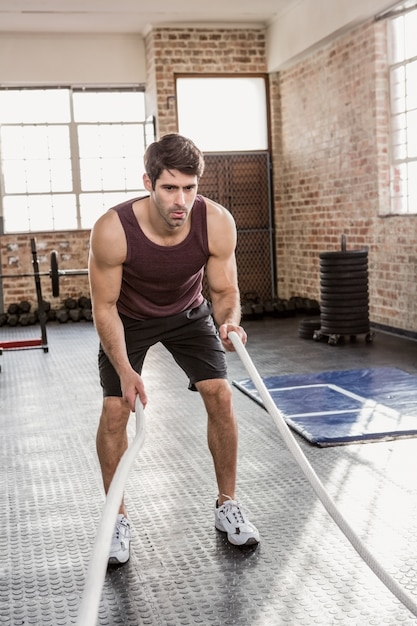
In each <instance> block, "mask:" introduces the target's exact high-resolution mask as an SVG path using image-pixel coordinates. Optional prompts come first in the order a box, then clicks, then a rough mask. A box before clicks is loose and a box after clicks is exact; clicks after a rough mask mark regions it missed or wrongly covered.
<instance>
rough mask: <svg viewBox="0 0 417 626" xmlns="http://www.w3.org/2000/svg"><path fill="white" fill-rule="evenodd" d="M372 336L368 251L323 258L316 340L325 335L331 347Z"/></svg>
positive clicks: (368, 339)
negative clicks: (318, 323) (345, 338)
mask: <svg viewBox="0 0 417 626" xmlns="http://www.w3.org/2000/svg"><path fill="white" fill-rule="evenodd" d="M362 333H365V334H366V341H368V342H369V341H371V340H372V335H371V333H370V332H369V302H368V251H367V250H351V251H346V250H343V249H342V251H340V252H322V253H321V254H320V330H319V331H316V333H315V335H314V339H316V340H317V339H320V338H321V337H322V336H323V335H325V336H328V337H329V343H333V344H335V343H337V341H338V340H339V339H340V338H341V337H343V336H345V335H347V336H349V337H350V339H351V340H354V339H355V338H356V335H360V334H362Z"/></svg>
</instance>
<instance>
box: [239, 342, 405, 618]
mask: <svg viewBox="0 0 417 626" xmlns="http://www.w3.org/2000/svg"><path fill="white" fill-rule="evenodd" d="M229 339H230V340H231V341H232V343H233V346H234V348H235V350H236V352H237V353H238V355H239V357H240V359H241V360H242V363H243V365H244V366H245V368H246V370H247V371H248V373H249V375H250V377H251V379H252V381H253V383H254V385H255V387H256V389H257V390H258V392H259V394H260V396H261V398H262V401H263V403H264V406H265V408H266V410H267V411H268V413H269V414H270V416H271V417H272V418H273V420H274V422H275V424H276V426H277V428H278V430H279V432H280V434H281V436H282V438H283V439H284V442H285V444H286V445H287V447H288V449H289V450H290V452H291V454H292V455H293V456H294V458H295V460H296V461H297V463H298V465H299V466H300V468H301V469H302V471H303V473H304V474H305V476H306V478H307V480H308V481H309V483H310V484H311V486H312V487H313V489H314V491H315V492H316V494H317V496H318V497H319V499H320V500H321V502H322V504H323V505H324V507H325V509H326V510H327V512H328V513H329V514H330V515H331V517H332V518H333V520H334V521H335V522H336V524H337V525H338V526H339V528H340V530H341V531H342V532H343V533H344V534H345V536H346V537H347V539H348V540H349V541H350V543H351V544H352V546H353V547H354V548H355V550H356V551H357V552H358V554H359V556H361V558H362V559H363V560H364V561H365V563H366V564H367V565H368V566H369V567H370V568H371V570H372V571H373V572H374V574H376V575H377V576H378V578H379V579H380V580H381V582H383V583H384V585H385V586H386V587H387V588H388V589H389V590H390V591H391V592H392V593H393V594H394V595H395V596H396V597H397V598H398V600H399V601H400V602H402V604H404V606H406V607H407V609H409V610H410V611H411V613H413V615H415V616H416V617H417V604H416V602H415V601H414V599H413V598H412V597H411V596H410V595H409V594H408V593H406V592H405V591H404V589H403V588H402V587H401V586H400V585H399V584H398V583H397V581H396V580H395V579H394V578H392V577H391V576H390V574H388V572H386V571H385V570H384V569H383V567H382V566H381V565H380V564H379V563H378V561H377V560H376V559H375V557H374V556H373V555H372V554H371V553H370V552H369V550H368V548H367V547H366V546H365V545H364V544H363V542H362V541H361V539H360V538H359V537H358V536H357V535H356V534H355V532H354V531H353V529H352V528H351V526H350V525H349V524H348V522H347V521H346V520H345V518H344V517H343V516H342V514H341V513H340V511H339V510H338V509H337V507H336V505H335V504H334V502H333V500H332V499H331V497H330V496H329V494H328V493H327V491H326V490H325V488H324V486H323V484H322V482H321V481H320V479H319V478H318V476H317V474H316V473H315V472H314V469H313V468H312V466H311V465H310V463H309V462H308V460H307V458H306V457H305V455H304V453H303V451H302V450H301V448H300V446H299V445H298V443H297V441H296V440H295V438H294V436H293V435H292V433H291V431H290V429H289V427H288V426H287V423H286V422H285V419H284V416H283V413H282V412H281V411H280V410H279V409H278V408H277V406H276V405H275V403H274V401H273V400H272V398H271V396H270V394H269V392H268V390H267V388H266V386H265V384H264V382H263V380H262V378H261V377H260V375H259V373H258V371H257V369H256V367H255V366H254V364H253V362H252V360H251V358H250V356H249V354H248V352H247V350H246V348H245V347H244V345H243V343H242V341H241V340H240V338H239V335H238V334H237V333H236V332H234V331H233V332H231V333H229Z"/></svg>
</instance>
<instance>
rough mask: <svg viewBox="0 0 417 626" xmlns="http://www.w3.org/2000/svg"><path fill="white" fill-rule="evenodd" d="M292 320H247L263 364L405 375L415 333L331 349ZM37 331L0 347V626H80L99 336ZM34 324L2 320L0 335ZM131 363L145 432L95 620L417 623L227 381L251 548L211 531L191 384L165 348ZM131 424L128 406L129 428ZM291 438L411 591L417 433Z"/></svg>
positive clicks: (414, 365)
mask: <svg viewBox="0 0 417 626" xmlns="http://www.w3.org/2000/svg"><path fill="white" fill-rule="evenodd" d="M299 323H300V319H299V318H298V317H297V318H288V319H274V318H264V319H263V320H258V321H252V320H251V321H248V322H246V323H245V327H246V329H247V332H248V335H249V341H248V345H247V349H248V352H249V354H250V356H251V358H252V360H253V362H254V364H255V365H256V367H257V368H258V371H259V373H260V375H261V376H268V375H278V374H292V373H302V372H306V373H308V372H321V371H329V370H341V369H357V368H363V367H365V368H368V367H369V368H375V367H380V366H389V367H399V368H401V369H403V370H404V371H406V372H409V373H411V374H417V343H416V342H415V341H413V340H411V339H407V338H404V337H398V336H394V335H391V334H387V333H382V332H377V333H376V335H375V339H374V341H373V342H372V343H366V342H365V340H364V339H363V338H362V337H360V336H359V337H358V338H357V341H356V342H350V341H347V342H345V343H340V344H338V345H336V346H331V345H328V344H327V342H323V341H320V342H317V341H309V340H306V339H302V338H300V337H299V336H298V333H297V328H298V324H299ZM47 331H48V346H49V351H48V353H44V352H43V351H42V350H39V349H29V350H16V351H4V352H3V354H2V356H1V357H0V363H1V373H0V387H1V399H0V420H1V438H0V441H1V464H0V493H1V517H0V520H1V533H0V624H1V626H6V625H7V626H9V625H10V626H21V625H25V626H26V625H27V624H39V625H42V626H47V625H51V626H60V625H62V626H66V625H68V624H76V623H77V610H78V608H79V605H80V601H81V597H82V594H83V589H84V585H85V579H86V573H87V568H88V564H89V559H90V555H91V550H92V545H93V541H94V538H95V535H96V529H97V527H98V524H99V521H100V516H101V510H102V506H103V494H102V489H101V478H100V472H99V467H98V462H97V459H96V454H95V431H96V427H97V421H98V416H99V412H100V406H101V391H100V388H99V384H98V380H97V369H96V353H97V343H98V342H97V337H96V333H95V330H94V328H93V325H92V324H90V323H88V322H80V323H72V324H62V325H59V324H55V323H53V324H50V325H48V327H47ZM34 333H36V327H31V328H28V327H25V328H23V327H21V328H17V327H15V328H4V327H3V328H2V329H1V335H0V336H1V337H3V340H12V339H21V338H27V337H29V336H33V334H34ZM228 362H229V374H230V380H239V379H242V378H246V377H247V372H246V370H245V369H244V367H243V365H242V363H241V361H240V359H239V357H238V355H237V354H229V355H228ZM143 376H144V379H145V383H146V385H147V390H148V395H149V405H148V407H147V409H146V440H145V445H144V447H143V448H142V450H141V452H140V454H139V456H138V458H137V459H136V460H135V462H134V465H133V468H132V471H131V473H130V476H129V480H128V483H127V486H126V501H127V506H128V511H129V516H130V520H131V524H132V528H133V539H132V543H131V558H130V561H129V563H128V564H126V565H125V566H124V567H121V568H119V569H114V570H112V571H109V572H108V573H107V574H106V579H105V584H104V587H103V591H102V598H101V602H100V608H99V617H98V622H97V623H98V624H100V625H110V626H113V625H114V626H116V625H126V626H139V625H142V624H148V625H152V626H154V625H155V626H156V625H157V626H180V625H194V624H195V625H197V624H199V625H200V624H201V625H203V626H205V625H220V624H222V625H223V624H224V625H230V624H238V625H239V626H275V625H281V624H291V625H297V626H298V625H304V624H306V625H313V624H314V625H316V624H320V625H323V626H329V625H336V624H340V625H346V626H347V625H363V624H369V625H382V624H384V625H387V624H388V625H394V624H404V625H406V624H407V625H409V624H416V623H417V618H415V617H414V616H413V615H412V614H411V612H410V611H409V610H408V609H407V608H406V607H405V606H404V605H403V604H402V603H400V602H399V601H398V600H397V598H396V597H395V596H394V595H393V594H392V593H391V592H390V591H389V590H388V589H387V587H386V586H385V585H384V584H383V583H382V582H381V581H380V579H379V578H378V577H377V576H376V575H375V574H374V573H373V572H372V571H371V570H370V568H369V567H368V565H367V564H366V563H365V562H364V561H363V560H362V559H361V558H360V556H359V555H358V554H357V552H356V551H355V550H354V549H353V547H352V546H351V544H350V543H349V542H348V541H347V539H346V538H345V536H344V534H343V533H342V532H341V531H340V530H339V528H338V526H337V525H336V524H335V522H334V521H333V520H332V519H331V517H330V516H329V515H328V513H327V512H326V511H325V509H324V507H323V506H322V504H321V502H320V501H319V500H318V498H317V496H316V495H315V493H314V491H313V489H312V487H311V486H310V484H309V482H308V480H307V479H306V478H305V476H304V474H303V473H302V471H301V470H300V468H299V466H298V465H297V463H296V462H295V460H294V458H293V457H292V455H291V454H290V452H289V451H288V449H287V447H286V445H285V444H284V442H283V440H282V438H281V436H280V434H279V432H278V430H277V428H276V426H275V424H274V422H273V420H272V419H271V417H270V416H269V415H268V413H267V412H266V411H264V410H263V409H262V408H261V407H259V406H258V405H257V404H256V403H255V402H253V401H251V400H250V399H249V398H248V397H246V396H245V395H244V394H243V393H241V392H240V391H239V390H237V389H236V388H235V387H234V391H233V393H234V400H235V407H236V411H237V416H238V421H239V432H240V446H239V474H238V499H239V500H240V501H241V502H242V504H244V505H245V507H247V508H248V509H249V510H250V512H251V515H250V517H251V519H252V520H253V522H254V523H255V524H256V525H257V526H258V528H259V530H260V533H261V544H260V545H259V546H258V547H257V548H253V547H252V548H244V549H240V548H236V547H234V546H232V545H230V544H228V542H227V540H226V538H225V536H224V535H223V534H222V533H219V532H218V531H216V530H215V528H214V517H213V507H214V501H215V497H216V485H215V480H214V473H213V468H212V462H211V457H210V454H209V452H208V449H207V446H206V419H205V413H204V410H203V406H202V402H201V399H200V397H199V395H198V394H197V393H193V392H189V391H188V390H187V380H186V379H185V376H184V374H183V373H182V372H181V370H179V368H178V367H177V366H176V365H175V364H174V363H173V361H172V359H171V357H170V356H169V355H168V353H167V352H165V350H164V349H163V348H162V347H161V346H156V347H154V348H152V350H151V351H150V353H149V355H148V357H147V360H146V362H145V369H144V373H143ZM416 393H417V389H416ZM134 428H135V422H134V419H133V418H132V419H131V422H130V424H129V433H130V436H131V437H133V436H134ZM296 438H297V441H298V443H299V444H300V446H301V448H302V450H303V452H304V453H305V455H306V456H307V459H308V460H309V462H310V463H311V465H312V467H313V468H314V470H315V471H316V472H317V474H318V476H319V478H320V479H321V481H322V482H323V484H324V486H325V488H326V490H327V491H328V492H329V494H330V495H331V497H332V498H333V499H334V501H335V503H336V505H337V507H338V509H339V510H340V512H341V513H342V514H343V516H345V518H346V519H347V521H348V522H349V524H350V525H351V526H352V527H353V529H354V530H355V532H356V533H357V534H358V536H359V537H360V538H361V540H362V541H363V542H364V544H365V546H366V547H367V548H368V549H369V550H370V551H371V552H372V554H373V555H374V556H375V558H377V559H378V561H379V563H380V564H381V568H382V569H383V570H385V571H387V572H388V573H389V574H390V575H391V576H392V577H393V578H394V579H395V580H396V581H397V582H398V583H399V584H400V585H401V586H402V587H403V588H404V589H405V590H407V592H408V593H409V594H410V595H411V597H412V598H413V599H415V601H416V602H417V511H416V507H417V493H416V475H417V438H408V439H398V440H395V441H385V442H379V443H367V444H354V445H346V446H336V447H329V448H318V447H316V446H314V445H311V444H309V443H308V442H306V441H305V440H303V439H301V438H300V437H298V435H297V436H296Z"/></svg>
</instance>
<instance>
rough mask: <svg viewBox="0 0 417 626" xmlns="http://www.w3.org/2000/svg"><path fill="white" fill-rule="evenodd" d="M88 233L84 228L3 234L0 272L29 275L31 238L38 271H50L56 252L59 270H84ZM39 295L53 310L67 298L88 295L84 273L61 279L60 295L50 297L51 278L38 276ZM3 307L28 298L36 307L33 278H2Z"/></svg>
mask: <svg viewBox="0 0 417 626" xmlns="http://www.w3.org/2000/svg"><path fill="white" fill-rule="evenodd" d="M89 236H90V233H89V231H87V230H81V231H68V232H60V231H56V232H44V233H32V234H23V233H22V234H18V235H3V236H2V237H1V273H2V274H28V273H32V272H33V266H32V252H31V246H30V239H31V237H34V238H35V240H36V249H37V257H38V264H39V271H40V272H49V270H50V254H51V251H52V250H56V251H57V253H58V266H59V268H60V269H63V270H64V269H86V268H87V260H88V242H89ZM41 287H42V297H43V299H44V300H46V301H47V302H50V304H51V307H52V308H54V309H58V308H60V305H61V303H62V302H63V301H64V300H65V299H66V298H79V297H80V296H89V286H88V277H87V276H72V277H65V278H61V280H60V296H59V298H54V297H53V296H52V285H51V280H50V279H49V278H48V277H47V276H44V277H42V278H41ZM3 296H4V297H3V299H4V310H6V311H7V307H8V306H9V304H11V303H14V302H17V303H19V302H21V301H22V300H28V301H29V302H31V304H32V310H33V309H35V308H36V303H37V298H36V287H35V281H34V279H33V278H32V277H27V278H16V279H10V278H7V279H6V278H5V279H3Z"/></svg>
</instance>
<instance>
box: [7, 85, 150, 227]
mask: <svg viewBox="0 0 417 626" xmlns="http://www.w3.org/2000/svg"><path fill="white" fill-rule="evenodd" d="M12 89H13V90H23V89H30V88H26V87H23V86H14V87H10V90H12ZM35 89H37V90H49V89H51V90H56V89H65V90H67V91H68V92H69V98H70V120H69V122H68V123H67V124H66V123H65V122H59V124H60V125H67V126H68V131H69V140H70V159H71V170H72V189H71V190H70V191H66V192H62V193H60V192H53V193H52V192H48V191H42V192H39V193H37V192H30V193H25V191H24V190H23V185H22V192H18V193H8V194H7V193H6V191H5V185H4V179H3V172H2V159H1V156H2V155H1V145H0V218H1V219H0V234H2V233H3V231H4V232H7V233H10V232H34V231H36V230H37V229H36V227H35V228H32V227H31V223H30V211H31V207H30V202H28V208H27V211H28V218H27V227H23V221H24V220H23V219H22V228H19V229H14V230H9V229H7V222H6V223H5V224H4V221H3V220H4V202H3V198H6V197H7V196H9V197H10V196H27V197H29V196H31V197H34V198H35V199H36V196H38V197H39V199H41V197H42V196H43V197H45V196H52V195H55V197H56V196H59V195H61V196H65V195H68V194H69V195H71V197H72V199H74V198H75V203H74V204H75V206H74V210H75V213H76V215H75V216H73V215H72V216H71V223H73V224H74V227H72V228H71V227H68V228H66V227H65V228H64V230H78V229H85V228H90V227H91V226H92V223H91V219H90V221H88V220H83V214H82V209H81V203H80V198H81V197H82V196H84V197H86V195H88V194H89V193H90V194H95V196H94V202H95V201H96V199H97V200H99V201H100V203H101V204H102V210H103V211H104V210H106V208H109V207H110V206H112V205H113V204H117V202H120V201H122V200H123V199H124V198H126V197H133V196H134V195H139V194H141V193H144V190H143V184H142V177H141V176H142V173H143V172H142V171H140V170H139V171H138V172H137V186H136V188H129V189H126V188H125V189H109V188H108V187H106V189H105V190H103V189H99V188H98V189H95V190H88V191H86V190H83V189H82V188H81V187H82V186H81V171H80V169H81V167H80V154H79V144H78V127H79V126H81V125H85V124H86V122H82V121H75V119H74V106H73V95H74V93H76V92H79V91H89V92H121V91H125V92H126V91H129V92H133V91H134V92H142V93H143V94H144V92H145V90H144V87H143V86H128V87H82V86H81V87H68V86H65V87H56V86H54V87H48V86H46V87H45V86H42V87H41V86H39V87H36V88H35ZM90 123H91V124H92V125H96V126H98V125H100V124H106V123H107V122H104V121H97V122H94V121H92V122H90ZM109 123H110V124H111V121H110V122H109ZM115 123H116V122H115ZM1 124H2V119H1V113H0V125H1ZM117 124H123V126H125V125H129V124H134V125H135V126H136V128H137V126H138V125H141V126H142V131H143V132H142V135H143V142H144V143H143V146H141V150H144V149H145V148H146V147H147V145H149V143H151V142H152V141H154V140H155V125H154V120H153V118H151V119H150V118H148V119H140V120H139V119H138V120H136V121H123V120H122V121H120V122H117ZM16 125H18V123H16V122H6V121H4V123H3V126H16ZM21 125H23V126H25V125H27V126H34V124H33V122H24V123H22V124H21ZM39 125H44V126H51V125H53V122H50V123H45V124H44V123H42V124H39ZM100 208H101V207H100ZM34 210H36V209H32V211H34ZM42 230H51V231H54V230H62V228H59V227H57V228H55V225H54V219H53V217H52V218H51V224H50V228H45V229H42Z"/></svg>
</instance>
